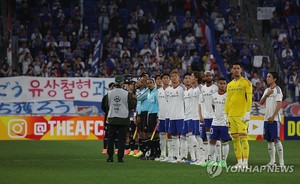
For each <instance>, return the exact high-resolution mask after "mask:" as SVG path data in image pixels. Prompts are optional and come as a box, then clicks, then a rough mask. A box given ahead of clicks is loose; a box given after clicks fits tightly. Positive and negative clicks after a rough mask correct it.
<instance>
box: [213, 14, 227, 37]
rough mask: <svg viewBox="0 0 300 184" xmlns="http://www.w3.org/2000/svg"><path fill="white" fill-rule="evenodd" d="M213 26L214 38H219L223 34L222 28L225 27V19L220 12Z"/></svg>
mask: <svg viewBox="0 0 300 184" xmlns="http://www.w3.org/2000/svg"><path fill="white" fill-rule="evenodd" d="M214 25H215V31H216V38H219V37H220V35H222V34H223V31H224V28H225V25H226V21H225V18H224V17H223V15H222V13H221V12H219V13H218V14H217V17H216V18H215V20H214Z"/></svg>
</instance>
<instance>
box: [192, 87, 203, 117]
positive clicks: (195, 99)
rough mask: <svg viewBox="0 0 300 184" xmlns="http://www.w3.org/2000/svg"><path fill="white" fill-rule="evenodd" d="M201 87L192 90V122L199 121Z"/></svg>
mask: <svg viewBox="0 0 300 184" xmlns="http://www.w3.org/2000/svg"><path fill="white" fill-rule="evenodd" d="M201 88H202V85H201V84H200V85H199V86H197V87H195V88H194V89H193V109H194V111H193V120H200V116H199V104H200V98H199V97H200V93H201Z"/></svg>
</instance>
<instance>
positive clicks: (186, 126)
mask: <svg viewBox="0 0 300 184" xmlns="http://www.w3.org/2000/svg"><path fill="white" fill-rule="evenodd" d="M193 127H194V125H193V120H191V119H189V120H184V122H183V126H182V130H181V135H186V134H187V133H189V132H192V131H193Z"/></svg>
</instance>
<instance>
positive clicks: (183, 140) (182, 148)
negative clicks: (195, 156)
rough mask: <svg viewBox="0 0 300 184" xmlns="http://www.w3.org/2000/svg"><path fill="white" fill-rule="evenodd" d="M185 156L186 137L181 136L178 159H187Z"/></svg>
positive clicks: (186, 150)
mask: <svg viewBox="0 0 300 184" xmlns="http://www.w3.org/2000/svg"><path fill="white" fill-rule="evenodd" d="M187 154H188V147H187V141H186V136H183V135H181V136H180V157H179V158H187Z"/></svg>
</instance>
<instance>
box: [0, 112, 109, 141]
mask: <svg viewBox="0 0 300 184" xmlns="http://www.w3.org/2000/svg"><path fill="white" fill-rule="evenodd" d="M103 136H104V116H1V117H0V140H98V139H103Z"/></svg>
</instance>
